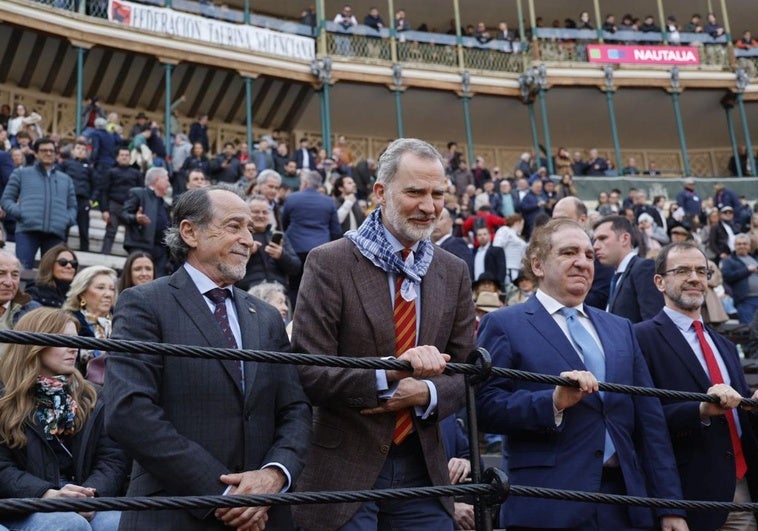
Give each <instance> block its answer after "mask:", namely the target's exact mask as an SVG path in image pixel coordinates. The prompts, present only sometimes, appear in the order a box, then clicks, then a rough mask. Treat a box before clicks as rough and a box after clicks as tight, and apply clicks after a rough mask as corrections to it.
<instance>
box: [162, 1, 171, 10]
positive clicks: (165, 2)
mask: <svg viewBox="0 0 758 531" xmlns="http://www.w3.org/2000/svg"><path fill="white" fill-rule="evenodd" d="M163 3H164V5H165V6H166V7H167V8H169V9H171V0H163Z"/></svg>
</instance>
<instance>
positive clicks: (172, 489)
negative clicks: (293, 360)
mask: <svg viewBox="0 0 758 531" xmlns="http://www.w3.org/2000/svg"><path fill="white" fill-rule="evenodd" d="M234 301H235V305H236V310H237V316H238V319H239V324H240V330H241V333H242V344H243V348H246V349H269V350H280V351H282V350H288V349H289V342H288V340H287V335H286V333H285V331H284V325H283V323H282V318H281V316H280V315H279V313H278V312H277V311H276V310H274V309H273V308H272V307H271V306H269V305H267V304H265V303H263V302H262V301H260V300H258V299H256V298H254V297H252V296H250V295H248V294H247V293H245V292H244V291H242V290H239V289H237V288H234ZM114 315H115V318H114V323H113V325H114V328H113V336H112V337H113V338H114V339H132V340H142V341H160V342H163V343H174V344H186V345H197V346H216V347H219V346H224V345H225V344H226V343H225V340H224V338H223V335H222V333H221V329H220V328H219V327H218V325H217V324H216V322H215V321H214V318H213V315H212V313H211V311H210V309H209V308H208V305H207V303H206V302H205V300H204V298H203V295H201V294H200V291H199V290H198V289H197V287H196V286H195V284H194V283H193V281H192V279H191V278H190V276H189V274H188V273H187V272H186V270H185V269H184V268H180V269H179V271H177V272H176V273H174V274H173V275H172V276H171V277H163V278H160V279H158V280H155V281H153V282H151V283H149V284H145V285H142V286H138V287H134V288H130V289H128V290H126V291H124V292H123V293H122V294H121V296H120V298H119V300H118V303H117V305H116V310H115V312H114ZM235 363H236V362H234V361H217V360H200V359H188V358H181V357H175V356H156V355H147V354H118V353H114V354H112V355H111V356H110V357H109V359H108V365H107V375H106V384H105V390H106V393H107V397H108V400H107V402H106V404H107V406H106V407H107V416H106V427H107V429H108V433H109V434H110V435H111V437H113V438H114V439H115V440H116V441H117V442H119V443H120V444H121V445H122V446H123V447H124V448H125V449H126V450H127V452H128V453H129V454H131V456H132V457H134V459H135V460H136V462H135V465H134V469H133V471H132V479H131V484H130V486H129V491H128V493H127V494H128V495H129V496H166V495H171V496H177V495H181V496H193V495H205V494H222V493H223V492H224V490H225V489H226V485H224V484H223V483H221V481H220V480H219V476H220V475H221V474H225V473H229V472H242V471H248V470H257V469H258V468H260V467H261V466H262V465H264V464H266V463H270V462H277V463H281V464H282V465H284V466H285V467H286V468H287V470H289V472H290V473H291V474H292V481H293V483H294V481H295V480H296V479H297V477H298V476H299V475H300V471H301V470H302V467H303V461H304V455H305V451H306V449H307V447H308V441H309V432H310V428H311V415H310V407H309V405H308V402H307V399H306V397H305V395H304V394H303V391H302V388H301V387H300V385H299V381H298V376H297V371H296V369H295V368H294V367H293V366H290V365H270V364H262V363H252V362H245V389H246V391H247V392H246V394H245V395H244V396H243V394H242V389H241V385H240V381H239V377H238V375H239V372H238V371H239V369H238V368H237V367H236V366H235ZM235 374H236V375H237V377H235ZM268 514H269V521H268V524H267V526H266V529H274V530H285V529H291V527H292V522H291V517H290V513H289V509H288V508H286V507H272V508H271V509H270V510H269V513H268ZM120 529H134V530H140V531H142V530H147V529H182V530H198V531H200V530H208V529H219V530H220V529H228V528H226V527H225V526H224V525H223V524H221V522H220V521H218V520H216V518H215V517H214V516H213V512H212V511H208V510H199V511H191V512H187V511H153V512H149V511H148V512H132V513H129V512H125V513H124V514H123V517H122V519H121V527H120Z"/></svg>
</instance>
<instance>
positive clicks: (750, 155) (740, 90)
mask: <svg viewBox="0 0 758 531" xmlns="http://www.w3.org/2000/svg"><path fill="white" fill-rule="evenodd" d="M749 83H750V78H749V77H748V75H747V72H746V71H745V69H744V68H738V69H737V107H738V108H739V110H740V121H741V122H742V133H743V135H744V136H745V147H746V148H747V162H748V164H749V165H750V168H749V169H748V171H750V174H751V175H758V171H756V168H755V152H754V151H753V142H752V141H751V140H750V127H749V126H748V123H747V114H746V113H745V102H744V100H743V94H744V92H745V89H746V88H747V86H748V84H749ZM738 165H739V164H738Z"/></svg>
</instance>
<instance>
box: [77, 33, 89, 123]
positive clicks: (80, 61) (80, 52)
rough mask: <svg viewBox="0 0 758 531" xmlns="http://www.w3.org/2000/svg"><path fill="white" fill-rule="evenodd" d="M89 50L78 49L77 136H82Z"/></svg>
mask: <svg viewBox="0 0 758 531" xmlns="http://www.w3.org/2000/svg"><path fill="white" fill-rule="evenodd" d="M86 51H87V50H85V49H84V48H82V47H81V46H77V47H76V136H77V137H78V136H79V135H81V134H82V100H83V99H84V54H85V53H86Z"/></svg>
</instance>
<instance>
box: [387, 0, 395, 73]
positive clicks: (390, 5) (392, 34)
mask: <svg viewBox="0 0 758 531" xmlns="http://www.w3.org/2000/svg"><path fill="white" fill-rule="evenodd" d="M387 9H389V13H388V15H387V19H388V20H391V22H390V23H389V29H390V59H391V60H392V63H393V64H394V63H397V30H396V29H395V2H394V1H393V0H387Z"/></svg>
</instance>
